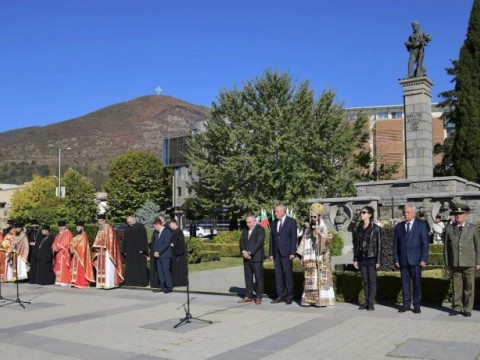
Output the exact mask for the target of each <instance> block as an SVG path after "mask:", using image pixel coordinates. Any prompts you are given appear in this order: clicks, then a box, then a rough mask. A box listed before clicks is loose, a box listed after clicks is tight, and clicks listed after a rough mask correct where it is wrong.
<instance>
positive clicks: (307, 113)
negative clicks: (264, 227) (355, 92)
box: [187, 71, 368, 214]
mask: <svg viewBox="0 0 480 360" xmlns="http://www.w3.org/2000/svg"><path fill="white" fill-rule="evenodd" d="M366 122H367V120H366V118H365V117H362V116H360V117H358V118H357V119H356V120H355V121H353V122H348V121H347V120H346V116H345V110H344V108H343V107H342V105H340V104H337V103H335V94H334V92H333V91H330V90H328V91H324V92H323V93H322V94H321V96H320V98H319V99H318V100H315V99H314V92H313V90H312V89H310V86H309V83H308V82H302V83H300V84H299V85H298V86H297V84H295V83H293V82H292V79H291V77H290V75H288V74H282V73H278V72H274V71H266V72H265V74H264V75H263V76H262V77H259V78H256V79H255V80H254V81H249V82H246V83H245V84H244V86H243V88H242V89H238V88H236V87H235V88H234V89H232V90H225V91H222V92H221V93H220V95H219V97H218V101H217V102H214V103H213V104H212V108H211V110H210V112H209V114H208V116H207V122H206V125H205V129H206V130H205V132H203V133H200V134H198V135H195V136H194V137H193V138H192V139H191V140H190V141H189V151H188V154H187V157H188V160H189V162H190V163H191V164H192V166H193V169H194V172H195V173H196V174H197V175H198V180H197V181H195V182H194V183H193V184H191V187H192V189H193V190H194V191H195V194H196V196H197V197H198V199H199V200H200V201H201V202H202V204H204V206H205V207H206V210H207V211H208V212H209V213H212V214H218V213H219V212H220V210H221V209H223V208H224V209H227V210H228V211H229V212H231V213H237V214H238V213H245V212H247V211H257V210H259V209H261V208H263V207H265V208H271V207H272V206H273V205H275V204H276V203H279V202H283V203H285V204H287V205H288V206H290V207H291V208H301V207H302V206H303V205H304V202H305V200H306V199H308V198H312V197H323V196H328V197H330V196H344V195H352V194H353V193H354V191H355V189H354V185H353V184H354V181H355V179H356V178H357V176H358V170H359V169H358V166H359V163H358V161H357V160H358V157H359V153H361V152H362V149H364V144H365V143H366V141H367V139H368V129H367V126H366Z"/></svg>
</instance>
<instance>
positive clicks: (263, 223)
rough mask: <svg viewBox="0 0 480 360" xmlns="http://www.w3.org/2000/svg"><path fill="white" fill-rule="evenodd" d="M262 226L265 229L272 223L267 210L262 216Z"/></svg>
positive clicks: (263, 211) (263, 210)
mask: <svg viewBox="0 0 480 360" xmlns="http://www.w3.org/2000/svg"><path fill="white" fill-rule="evenodd" d="M260 226H261V227H263V228H264V229H266V228H268V227H269V226H270V223H269V222H268V216H267V210H265V209H262V212H261V215H260Z"/></svg>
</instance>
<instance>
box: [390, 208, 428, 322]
mask: <svg viewBox="0 0 480 360" xmlns="http://www.w3.org/2000/svg"><path fill="white" fill-rule="evenodd" d="M416 214H417V209H416V207H415V205H413V204H406V205H405V206H404V207H403V217H404V218H405V221H402V222H401V223H399V224H397V225H396V226H395V234H394V237H393V262H394V264H395V266H396V267H397V268H399V269H400V274H401V277H402V289H403V306H402V307H400V309H399V310H398V312H406V311H407V310H410V301H411V300H410V298H411V296H410V284H411V283H412V284H413V312H414V313H415V314H420V312H421V311H420V300H421V298H422V267H424V266H425V265H426V263H427V261H428V243H429V239H428V231H427V227H426V226H425V223H424V222H423V221H421V220H419V219H416Z"/></svg>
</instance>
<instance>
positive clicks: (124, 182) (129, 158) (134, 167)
mask: <svg viewBox="0 0 480 360" xmlns="http://www.w3.org/2000/svg"><path fill="white" fill-rule="evenodd" d="M171 176H172V175H171V171H170V170H169V169H167V168H164V167H163V166H162V163H161V161H160V160H159V159H157V158H156V157H155V155H153V154H151V153H149V152H146V151H139V150H128V151H126V152H124V153H122V154H120V155H119V156H118V157H117V158H116V159H115V160H114V161H113V162H112V164H111V166H110V170H109V174H108V176H107V178H106V179H105V182H104V189H105V191H106V192H107V194H108V195H107V196H108V212H109V213H110V215H111V217H110V218H111V219H112V220H113V221H114V222H116V221H124V220H125V218H126V217H127V216H128V215H131V214H134V213H135V212H136V211H137V210H138V209H140V208H141V207H142V205H143V204H144V203H145V202H146V201H147V200H151V201H153V202H154V203H155V204H158V205H159V206H160V207H161V208H167V207H168V206H170V205H171V190H170V189H171Z"/></svg>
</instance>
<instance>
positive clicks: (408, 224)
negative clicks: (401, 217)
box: [407, 223, 411, 234]
mask: <svg viewBox="0 0 480 360" xmlns="http://www.w3.org/2000/svg"><path fill="white" fill-rule="evenodd" d="M410 225H411V224H410V223H407V234H408V233H409V232H410Z"/></svg>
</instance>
